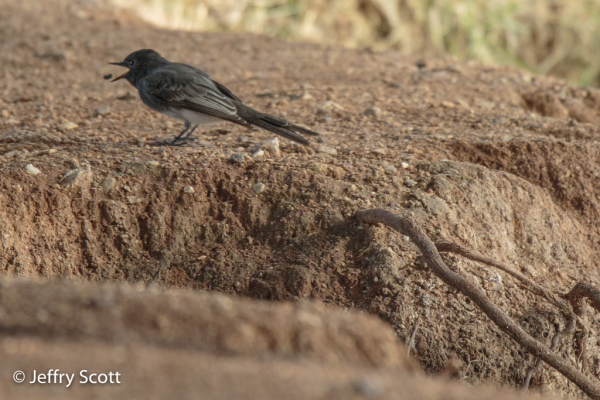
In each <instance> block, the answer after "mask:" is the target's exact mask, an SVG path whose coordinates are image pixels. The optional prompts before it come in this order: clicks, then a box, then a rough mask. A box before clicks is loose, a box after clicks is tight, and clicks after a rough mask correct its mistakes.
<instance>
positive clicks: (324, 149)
mask: <svg viewBox="0 0 600 400" xmlns="http://www.w3.org/2000/svg"><path fill="white" fill-rule="evenodd" d="M317 152H319V153H325V154H329V155H332V156H336V155H337V153H338V152H337V150H336V149H334V148H333V147H327V146H319V147H317Z"/></svg>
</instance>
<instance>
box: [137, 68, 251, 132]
mask: <svg viewBox="0 0 600 400" xmlns="http://www.w3.org/2000/svg"><path fill="white" fill-rule="evenodd" d="M219 86H222V85H220V84H215V82H213V81H212V80H211V79H210V78H209V77H208V75H207V74H205V73H204V74H200V73H196V72H194V71H190V70H185V69H181V70H169V69H164V70H160V71H156V72H154V73H151V74H149V75H147V76H146V77H145V78H144V79H143V82H142V85H140V88H139V89H140V91H143V92H145V93H146V94H147V95H149V96H151V97H152V98H155V99H158V100H159V101H161V102H162V103H163V104H165V105H169V106H174V107H181V108H185V109H188V110H192V111H197V112H200V113H203V114H206V115H210V116H213V117H217V118H221V119H224V120H227V121H231V122H235V123H238V124H241V125H244V126H246V125H248V123H247V122H246V121H245V120H243V119H242V118H240V117H239V116H238V111H237V107H236V105H235V102H236V101H239V99H237V97H235V95H233V93H231V92H230V91H229V90H227V91H226V93H223V92H222V91H221V90H220V88H219Z"/></svg>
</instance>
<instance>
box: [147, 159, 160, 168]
mask: <svg viewBox="0 0 600 400" xmlns="http://www.w3.org/2000/svg"><path fill="white" fill-rule="evenodd" d="M146 165H147V166H149V167H158V166H159V165H160V163H159V162H158V161H156V160H149V161H146Z"/></svg>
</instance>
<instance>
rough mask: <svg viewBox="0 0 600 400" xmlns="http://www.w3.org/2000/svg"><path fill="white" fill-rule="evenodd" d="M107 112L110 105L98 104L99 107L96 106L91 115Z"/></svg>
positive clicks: (97, 115)
mask: <svg viewBox="0 0 600 400" xmlns="http://www.w3.org/2000/svg"><path fill="white" fill-rule="evenodd" d="M109 113H110V107H109V106H107V105H104V106H100V107H98V108H96V109H95V110H94V113H93V116H94V117H99V116H102V115H107V114H109Z"/></svg>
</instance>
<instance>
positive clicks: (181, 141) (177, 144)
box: [154, 137, 198, 147]
mask: <svg viewBox="0 0 600 400" xmlns="http://www.w3.org/2000/svg"><path fill="white" fill-rule="evenodd" d="M194 140H198V138H195V137H185V138H177V137H176V138H175V139H173V140H157V141H156V142H154V145H155V146H173V147H180V146H185V145H186V144H188V143H189V142H193V141H194Z"/></svg>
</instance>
